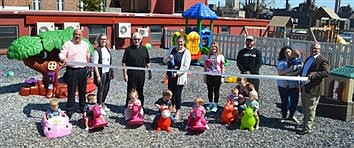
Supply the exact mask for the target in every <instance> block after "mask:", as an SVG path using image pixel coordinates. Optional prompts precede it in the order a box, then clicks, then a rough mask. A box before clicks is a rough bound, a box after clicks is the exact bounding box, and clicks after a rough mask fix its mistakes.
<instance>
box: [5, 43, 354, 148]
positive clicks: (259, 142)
mask: <svg viewBox="0 0 354 148" xmlns="http://www.w3.org/2000/svg"><path fill="white" fill-rule="evenodd" d="M164 52H165V50H162V49H153V50H151V51H150V56H151V58H152V59H153V64H152V66H153V68H165V67H166V66H165V65H161V64H160V63H159V62H160V61H161V56H162V55H163V54H164ZM113 54H114V56H113V57H114V58H115V59H114V60H115V61H114V63H116V64H118V65H121V62H120V60H121V58H122V54H123V51H116V52H113ZM0 61H1V67H0V71H1V74H0V94H1V95H0V100H1V104H0V108H1V111H0V119H1V120H0V129H1V130H0V141H1V143H0V147H49V146H56V147H64V146H65V147H66V146H69V147H74V146H75V147H77V146H78V147H84V146H85V147H86V146H88V147H95V146H98V147H117V146H120V147H215V146H216V147H304V146H310V147H354V131H353V129H354V122H353V121H351V122H344V121H340V120H335V119H330V118H326V117H324V116H321V115H320V116H317V117H316V120H315V126H314V129H315V133H313V134H310V135H304V136H302V135H297V134H296V133H295V131H296V124H294V123H292V122H286V123H280V120H279V118H280V116H281V115H280V108H279V107H278V106H279V103H280V98H279V94H278V90H277V85H276V81H274V80H261V86H260V89H261V90H260V91H261V98H260V105H261V109H260V113H261V116H260V120H261V122H260V129H259V130H256V131H254V132H249V131H247V130H240V129H238V126H237V125H236V124H233V125H232V126H231V127H227V126H225V125H222V124H221V123H220V114H221V110H222V106H223V104H224V103H225V100H226V99H225V97H226V96H227V95H228V93H229V92H230V89H231V87H232V86H234V85H235V84H223V85H222V86H221V91H220V93H221V99H220V100H221V101H220V103H219V110H218V112H217V113H216V114H215V113H208V114H207V115H206V118H207V121H208V122H209V127H210V129H209V130H207V131H205V132H203V133H199V134H189V133H187V132H186V131H184V130H183V129H184V127H183V123H182V122H178V123H176V124H175V125H174V126H173V129H172V132H171V133H166V132H156V131H155V130H154V129H152V128H151V122H152V119H153V117H154V114H155V108H154V106H153V103H154V102H155V101H156V100H157V98H158V97H160V93H161V90H162V89H163V88H166V87H167V86H166V85H164V84H162V83H161V80H162V78H163V73H162V72H153V78H152V79H151V80H146V82H145V93H144V94H145V100H146V101H145V102H146V103H145V104H146V105H145V106H146V115H145V124H144V125H143V126H141V127H138V128H128V127H127V126H126V125H125V123H124V121H123V119H124V118H123V116H122V112H123V105H124V102H125V96H126V83H124V81H123V77H122V73H121V70H119V71H118V70H116V71H115V72H116V74H115V76H116V78H115V79H114V80H113V82H112V84H111V89H110V92H109V95H108V98H107V104H108V107H109V108H110V109H111V112H108V115H107V116H105V118H106V119H107V120H108V121H109V123H110V124H109V127H107V128H105V129H104V130H102V131H98V132H93V133H88V132H86V131H85V130H84V129H82V127H81V124H80V123H81V120H80V114H78V113H76V114H74V116H73V118H72V119H71V120H72V123H73V131H72V135H70V136H67V137H62V138H56V139H47V138H45V137H43V135H42V134H41V126H40V120H41V117H42V116H43V114H44V112H45V110H46V109H47V108H48V107H49V105H48V103H49V100H47V99H45V98H44V97H42V96H28V97H23V96H20V95H19V94H18V90H19V89H20V87H21V86H23V81H24V79H26V78H29V77H35V78H41V75H40V74H39V73H38V72H36V71H34V70H32V69H30V68H28V67H26V66H25V65H24V64H23V63H22V62H21V61H17V60H8V59H7V58H6V56H0ZM226 68H227V70H226V71H227V72H229V73H239V71H238V69H237V67H236V64H235V62H234V61H230V65H229V66H227V67H226ZM9 70H11V71H13V72H14V73H15V75H14V76H12V77H7V76H6V73H7V71H9ZM190 70H192V71H202V70H203V68H202V67H198V66H191V68H190ZM63 71H64V70H63ZM63 71H62V72H63ZM261 73H262V74H266V75H276V69H275V67H274V66H262V68H261ZM197 95H202V96H203V98H204V99H205V100H207V93H206V86H205V85H204V84H203V83H202V76H201V75H197V74H192V75H191V76H190V77H189V79H188V85H187V86H185V88H184V91H183V93H182V96H183V98H182V102H183V104H182V109H181V117H183V118H186V117H187V113H188V111H190V110H191V107H192V105H193V99H194V98H195V97H196V96H197ZM65 101H66V100H65V99H61V100H60V108H64V107H65ZM299 104H301V103H299ZM298 111H299V112H297V114H296V116H297V117H298V119H301V118H300V117H302V114H301V106H299V109H298Z"/></svg>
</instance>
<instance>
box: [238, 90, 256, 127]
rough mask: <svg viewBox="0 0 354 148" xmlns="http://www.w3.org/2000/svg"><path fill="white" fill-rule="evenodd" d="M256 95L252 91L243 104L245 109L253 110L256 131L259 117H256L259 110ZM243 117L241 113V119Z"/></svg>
mask: <svg viewBox="0 0 354 148" xmlns="http://www.w3.org/2000/svg"><path fill="white" fill-rule="evenodd" d="M257 100H258V93H257V92H256V91H255V90H253V91H250V92H249V97H247V100H246V102H245V105H246V106H247V108H252V110H253V116H254V117H255V118H256V127H255V128H256V129H258V128H259V116H258V110H259V103H258V101H257ZM242 116H243V112H242V113H241V118H242Z"/></svg>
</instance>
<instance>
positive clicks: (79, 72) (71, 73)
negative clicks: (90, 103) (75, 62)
mask: <svg viewBox="0 0 354 148" xmlns="http://www.w3.org/2000/svg"><path fill="white" fill-rule="evenodd" d="M66 73H67V74H66V80H67V82H66V83H67V85H68V100H67V103H66V110H67V111H68V112H69V113H73V112H74V111H75V108H74V107H75V92H76V88H77V90H78V92H79V105H80V112H83V110H84V106H85V103H86V84H87V70H86V68H71V67H66Z"/></svg>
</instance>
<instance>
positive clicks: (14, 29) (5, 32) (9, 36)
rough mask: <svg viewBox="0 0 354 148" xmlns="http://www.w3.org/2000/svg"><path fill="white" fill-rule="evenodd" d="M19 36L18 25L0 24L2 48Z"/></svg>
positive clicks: (0, 43) (0, 44) (0, 45)
mask: <svg viewBox="0 0 354 148" xmlns="http://www.w3.org/2000/svg"><path fill="white" fill-rule="evenodd" d="M17 37H18V26H0V41H1V42H0V49H6V48H8V47H9V46H10V43H11V42H12V41H14V40H15V39H17Z"/></svg>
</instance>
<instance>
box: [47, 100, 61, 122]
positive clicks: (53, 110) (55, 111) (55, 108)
mask: <svg viewBox="0 0 354 148" xmlns="http://www.w3.org/2000/svg"><path fill="white" fill-rule="evenodd" d="M49 104H50V109H48V111H47V112H46V116H47V119H49V118H53V117H57V116H60V115H63V112H62V111H61V109H60V108H59V101H58V99H52V100H50V102H49Z"/></svg>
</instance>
